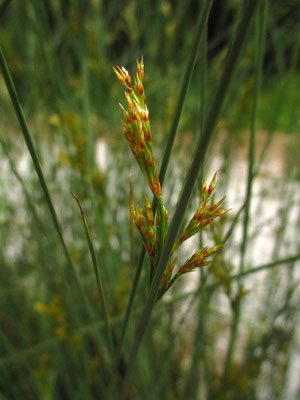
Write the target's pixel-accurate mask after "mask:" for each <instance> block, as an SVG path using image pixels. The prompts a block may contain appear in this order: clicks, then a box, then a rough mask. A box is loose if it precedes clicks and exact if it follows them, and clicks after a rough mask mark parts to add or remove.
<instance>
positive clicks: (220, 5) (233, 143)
mask: <svg viewBox="0 0 300 400" xmlns="http://www.w3.org/2000/svg"><path fill="white" fill-rule="evenodd" d="M202 3H203V2H202V1H201V0H185V1H184V0H152V1H150V0H143V1H134V0H124V1H116V0H110V1H106V0H102V1H101V0H87V1H85V0H44V1H38V0H27V1H26V2H22V1H14V0H2V1H1V2H0V43H1V46H2V49H3V52H4V54H5V57H6V60H7V64H8V66H9V69H10V72H11V74H12V77H13V80H14V82H15V85H16V89H17V93H18V95H19V97H20V101H21V104H22V106H23V109H24V114H25V118H26V121H27V123H28V127H29V130H30V132H31V135H32V138H33V141H34V145H35V148H36V151H37V153H38V156H39V159H40V162H41V166H42V170H43V172H44V175H45V179H46V182H47V184H48V187H49V191H50V194H51V196H52V199H53V202H54V206H55V208H56V211H57V214H58V217H59V220H60V223H61V225H62V229H63V232H64V237H65V240H66V243H67V247H68V249H69V251H70V254H71V258H72V261H73V263H74V265H75V267H76V271H77V273H78V276H79V280H80V282H81V284H82V287H83V289H84V292H85V295H86V296H87V299H88V302H89V305H90V311H88V310H87V307H86V304H85V302H84V301H83V299H82V296H81V294H80V292H78V288H77V287H76V285H75V284H74V280H73V279H72V277H70V275H69V274H68V272H67V270H68V268H67V265H66V260H65V255H64V253H63V250H62V247H61V243H60V241H59V239H58V237H57V233H56V231H55V229H54V226H53V222H52V220H51V216H50V213H49V210H48V208H47V204H46V202H45V199H44V195H43V192H42V190H41V187H40V183H39V181H38V178H37V175H36V172H35V170H34V168H33V164H32V161H31V159H30V155H29V153H28V150H27V148H26V145H25V142H24V139H23V137H22V133H21V130H20V127H19V125H18V120H17V118H16V115H15V113H14V109H13V106H12V103H11V100H10V97H9V94H8V92H7V89H6V87H5V83H4V80H3V79H2V77H1V78H0V239H1V240H0V326H1V329H0V400H2V399H3V400H4V399H7V400H8V399H9V400H10V399H21V398H22V399H23V398H24V399H45V400H46V399H47V400H48V399H96V398H97V399H100V398H107V397H106V394H105V393H106V392H105V390H106V387H107V385H106V382H107V380H108V379H109V371H110V370H111V368H112V366H111V358H110V355H109V352H108V350H107V347H106V345H105V344H103V343H105V333H104V330H103V323H102V322H101V321H100V323H99V326H100V329H99V332H98V333H96V330H95V329H94V327H93V324H92V323H91V320H90V313H92V314H93V315H97V314H99V313H101V309H102V307H103V306H102V304H101V301H100V298H99V295H98V292H97V286H96V282H95V278H94V272H93V266H92V263H91V260H90V254H89V250H88V244H87V241H86V237H85V233H84V228H83V225H82V220H81V217H80V212H79V209H78V206H77V204H76V202H75V201H74V199H73V198H72V196H71V192H74V193H75V194H76V195H77V196H78V197H79V199H80V201H81V203H82V206H83V208H84V211H85V215H86V218H87V221H88V223H89V227H90V231H91V236H92V238H93V242H94V245H95V249H96V254H97V259H98V262H99V265H100V269H101V271H102V275H103V283H104V290H105V293H106V297H107V303H108V311H109V318H110V320H111V323H112V325H113V329H114V332H115V334H116V337H118V336H119V335H120V332H121V327H122V321H123V318H124V313H125V311H126V307H127V304H128V299H129V295H130V292H131V288H132V284H133V280H134V275H135V271H136V267H137V263H138V258H139V254H140V251H141V242H140V237H139V234H138V232H137V230H135V231H134V237H133V238H132V234H131V230H130V216H129V183H128V179H129V175H131V179H132V185H133V198H134V202H138V203H139V204H141V205H142V204H143V196H144V193H145V191H146V192H147V195H148V197H149V198H150V192H149V191H148V189H145V188H146V185H145V180H144V177H143V176H142V174H141V173H140V171H139V169H138V166H137V164H136V162H135V160H134V159H133V157H132V154H131V153H130V150H129V147H128V145H127V143H126V141H125V140H124V137H123V134H122V127H121V123H120V119H121V111H120V109H119V107H118V103H119V102H121V103H123V104H125V99H124V96H123V89H122V87H121V85H120V83H119V81H118V80H117V79H116V77H115V75H114V72H113V69H112V67H113V66H117V65H120V66H124V67H126V68H127V69H128V70H129V72H130V73H131V74H134V73H135V70H136V60H137V59H140V57H141V56H143V57H144V63H145V81H144V87H145V92H146V99H147V105H148V108H149V110H150V120H151V127H152V140H153V152H154V156H155V159H156V163H157V165H158V168H159V167H160V165H161V160H162V158H163V155H164V150H165V146H166V143H167V139H168V135H169V131H170V127H171V124H172V121H173V118H174V114H175V110H176V105H177V102H178V97H179V91H180V87H181V85H182V81H183V78H184V72H185V69H186V64H187V60H188V57H189V54H190V52H191V44H192V41H193V38H194V35H195V30H196V25H197V20H198V17H199V13H200V9H201V6H202ZM243 6H244V2H243V1H238V0H228V1H226V2H224V1H221V0H215V1H214V2H213V4H212V7H211V11H210V14H209V18H208V22H207V29H206V32H205V35H204V39H203V40H202V42H201V46H200V49H199V54H198V57H197V60H196V63H195V68H194V72H193V75H192V77H191V82H190V85H189V88H188V92H187V95H186V98H185V102H184V107H183V110H182V113H181V118H180V122H179V127H178V130H177V136H176V140H175V144H174V148H173V152H172V154H171V160H170V165H169V168H168V171H167V176H166V179H165V184H164V194H163V198H164V204H165V206H166V208H167V209H168V211H169V218H170V219H172V214H173V212H174V209H175V207H176V203H177V199H178V196H179V194H180V191H181V187H182V184H183V182H184V179H185V176H186V172H187V170H188V167H189V165H190V162H191V160H192V157H193V153H194V149H195V147H196V143H197V141H198V137H199V135H200V134H201V126H202V125H201V124H202V122H201V121H203V119H205V115H206V114H207V111H208V110H209V107H210V105H211V103H212V99H213V98H214V96H215V93H216V88H217V84H218V81H219V79H220V77H221V74H222V71H223V66H224V63H225V61H226V54H227V50H228V48H229V47H230V44H231V43H232V38H233V37H234V34H235V30H236V26H237V23H238V21H239V15H240V10H241V9H242V8H243ZM262 10H264V11H262ZM299 14H300V9H299V2H298V1H297V0H287V1H280V0H277V1H272V2H270V4H269V6H268V4H267V2H266V1H261V2H260V5H259V8H258V11H257V13H256V15H255V17H254V20H253V23H251V26H250V30H249V33H248V36H247V40H246V43H245V45H244V47H243V50H242V54H241V57H240V58H239V62H238V67H237V71H236V73H235V75H234V79H233V82H232V85H231V86H230V90H228V93H227V96H226V100H225V104H224V107H223V110H222V113H221V117H220V119H219V122H218V124H217V127H216V130H215V134H214V136H213V140H212V141H211V144H210V147H209V149H208V151H207V154H206V159H205V165H204V166H203V168H202V170H201V172H200V177H199V182H198V183H197V185H196V188H195V190H194V195H193V197H192V200H191V201H190V204H189V211H188V212H187V213H186V222H187V221H188V220H189V219H190V218H191V216H192V215H193V213H194V211H195V210H196V209H197V205H198V204H199V201H200V193H201V184H202V180H203V178H204V177H206V178H207V181H210V180H211V178H212V177H213V174H214V172H215V171H217V173H218V175H217V188H216V192H217V193H216V199H219V198H221V197H223V196H224V195H226V208H230V209H231V211H230V212H229V213H227V214H226V215H225V216H224V217H223V218H222V219H220V220H219V221H216V222H215V224H214V225H213V226H212V228H211V229H208V230H207V231H205V232H203V234H202V235H201V237H200V238H199V237H198V238H196V239H195V240H190V241H189V242H188V243H187V244H186V246H185V247H184V248H183V251H182V255H181V256H180V257H182V261H184V260H185V259H186V258H187V257H189V256H190V255H191V253H192V252H193V251H196V250H197V249H199V246H200V245H201V244H203V243H204V245H213V244H219V243H222V242H223V240H224V238H226V244H225V246H224V250H223V252H222V254H221V255H220V256H218V257H216V258H215V260H214V263H213V265H212V266H210V267H206V269H203V270H202V271H201V273H200V272H199V271H195V272H193V273H191V274H187V275H186V276H185V277H184V278H183V279H180V280H179V281H181V282H179V281H177V282H176V284H175V285H174V286H173V288H172V290H170V292H169V294H168V295H167V296H165V298H164V299H163V300H161V301H160V302H159V303H158V304H157V305H156V306H155V309H154V312H153V316H152V318H151V323H150V324H149V326H148V329H147V332H146V335H145V338H144V341H143V343H142V346H141V349H140V353H139V356H138V360H137V365H136V368H135V369H134V374H133V379H132V382H131V385H130V390H129V395H128V398H130V399H141V398H145V399H157V398H159V399H295V400H296V399H297V398H299V394H300V384H299V373H300V347H299V334H300V331H299V300H300V293H299V278H300V275H299V259H300V254H299V253H300V242H299V227H300V208H299V204H300V190H299V180H300V167H299V156H300V134H299V132H300V113H299V109H300V90H299V88H300V85H299V84H300V78H299V64H300V63H299V50H300V35H299V21H300V19H299ZM262 15H263V16H262ZM263 18H264V24H265V30H264V33H263V34H262V33H261V32H262V30H261V29H262V28H261V26H262V23H261V21H262V19H263ZM260 35H261V36H260ZM262 40H263V46H262V49H263V50H261V51H262V64H261V68H260V69H259V67H257V65H258V62H257V54H258V52H259V49H260V48H261V47H260V45H261V42H262ZM259 74H261V80H260V81H259V80H258V79H257V76H258V75H259ZM251 140H252V143H254V156H253V157H252V156H251V154H250V156H249V148H250V143H251ZM249 167H251V168H252V176H251V179H250V183H249V174H248V171H249ZM249 185H250V188H251V195H250V198H249V196H248V204H249V210H248V212H249V214H248V219H247V218H246V219H247V221H245V215H246V214H247V213H245V209H247V207H246V208H245V201H246V200H247V188H248V189H249ZM241 260H242V261H241ZM241 263H242V264H243V268H244V271H246V274H245V276H244V277H243V279H242V281H240V280H238V279H235V278H232V276H234V275H236V274H238V273H239V272H240V271H241V269H240V265H241ZM260 267H261V268H260ZM255 268H258V269H259V272H257V273H252V274H250V273H249V274H248V273H247V271H250V270H251V269H255ZM148 281H149V266H148V260H145V262H144V266H143V271H142V275H141V279H140V284H139V286H138V291H137V296H136V299H135V303H134V308H133V312H132V318H131V322H130V324H129V328H128V330H127V334H126V338H125V343H124V357H125V359H127V357H128V352H129V350H130V348H131V346H132V342H133V338H134V332H135V327H136V322H137V320H138V317H139V315H140V311H141V309H142V306H143V304H144V303H145V300H146V298H147V294H148ZM206 286H207V288H206V289H205V287H206ZM98 320H99V318H98V316H97V321H98ZM100 320H101V318H100ZM101 324H102V325H101ZM97 331H98V330H97ZM121 375H122V374H121ZM114 398H116V399H117V398H119V395H118V394H116V395H115V397H114Z"/></svg>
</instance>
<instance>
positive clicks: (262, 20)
mask: <svg viewBox="0 0 300 400" xmlns="http://www.w3.org/2000/svg"><path fill="white" fill-rule="evenodd" d="M266 13H267V1H266V0H262V1H261V10H260V12H259V13H258V14H257V19H256V21H255V22H256V24H255V53H256V54H255V56H256V65H255V87H254V101H253V108H252V116H251V133H250V143H249V157H248V179H247V189H246V196H245V213H244V224H243V237H242V243H241V252H240V266H239V273H240V274H241V276H242V274H243V272H244V265H245V254H246V248H247V242H248V240H247V238H248V226H249V219H250V205H251V197H252V187H253V180H254V163H255V140H256V121H257V109H258V100H259V94H260V88H261V79H262V62H263V54H264V40H265V31H266ZM241 290H242V284H241V283H240V282H239V292H241ZM233 311H234V317H233V321H232V325H231V333H230V338H229V344H228V348H227V353H226V357H225V362H224V368H223V373H222V377H221V383H220V392H223V390H224V389H225V386H226V381H227V378H228V374H229V372H230V367H231V362H232V358H233V353H234V347H235V343H236V339H237V333H238V325H239V321H240V312H241V296H239V294H238V296H237V300H236V302H235V305H234V310H233Z"/></svg>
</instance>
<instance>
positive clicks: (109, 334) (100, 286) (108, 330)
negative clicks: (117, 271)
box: [72, 193, 113, 349]
mask: <svg viewBox="0 0 300 400" xmlns="http://www.w3.org/2000/svg"><path fill="white" fill-rule="evenodd" d="M72 196H73V197H74V199H75V200H76V201H77V204H78V206H79V209H80V212H81V217H82V222H83V226H84V230H85V234H86V239H87V242H88V245H89V250H90V254H91V258H92V262H93V267H94V272H95V276H96V282H97V287H98V291H99V295H100V299H101V303H102V309H103V317H104V323H105V330H106V335H107V339H108V342H109V344H110V346H111V349H112V345H113V340H112V330H111V326H110V323H109V320H108V313H107V305H106V299H105V295H104V290H103V283H102V278H101V274H100V269H99V265H98V263H97V257H96V253H95V249H94V245H93V241H92V238H91V233H90V230H89V226H88V223H87V220H86V218H85V215H84V211H83V209H82V206H81V204H80V201H79V199H78V198H77V196H75V194H74V193H72Z"/></svg>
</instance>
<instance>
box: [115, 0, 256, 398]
mask: <svg viewBox="0 0 300 400" xmlns="http://www.w3.org/2000/svg"><path fill="white" fill-rule="evenodd" d="M257 3H258V0H253V1H251V2H250V1H248V2H247V4H246V6H245V7H244V12H243V16H242V17H241V20H240V24H239V27H238V29H237V32H236V35H235V39H234V42H233V44H232V47H231V48H230V50H229V54H228V57H227V60H226V64H225V67H224V70H223V74H222V78H221V81H220V83H219V86H218V90H217V93H216V95H215V98H214V101H213V103H212V106H211V109H210V112H209V114H208V118H207V120H206V123H205V128H204V131H203V134H202V135H201V138H200V140H199V141H198V144H197V148H196V153H195V156H194V159H193V162H192V165H191V167H190V170H189V172H188V175H187V178H186V181H185V184H184V187H183V190H182V192H181V196H180V199H179V201H178V204H177V207H176V210H175V214H174V217H173V219H172V222H171V225H170V229H169V233H168V236H167V238H166V242H165V247H164V251H163V253H162V256H161V258H160V262H159V264H158V266H157V271H156V274H155V276H154V279H153V284H152V286H151V290H150V293H149V297H148V299H147V302H146V305H145V308H144V310H143V313H142V316H141V318H140V321H139V323H138V327H137V331H136V335H135V340H134V344H133V346H132V349H131V352H130V358H129V363H128V368H127V371H126V376H125V379H124V385H123V388H122V398H125V397H126V395H127V390H128V385H129V380H130V376H131V373H132V371H133V367H134V365H135V362H136V357H137V354H138V351H139V347H140V344H141V341H142V338H143V336H144V333H145V331H146V327H147V324H148V322H149V319H150V316H151V313H152V310H153V307H154V304H155V301H156V296H157V292H158V290H159V286H160V282H161V279H162V277H163V274H164V270H165V266H166V265H167V262H168V259H169V256H170V253H171V251H172V247H173V245H174V242H175V240H176V237H177V234H178V230H179V228H180V224H181V222H182V219H183V217H184V213H185V210H186V208H187V203H188V200H189V198H190V196H191V193H192V190H193V187H194V184H195V182H196V179H197V176H198V172H199V169H200V167H201V164H202V162H203V159H204V155H205V152H206V149H207V147H208V144H209V142H210V139H211V137H212V134H213V131H214V128H215V126H216V123H217V121H218V117H219V114H220V111H221V107H222V105H223V102H224V99H225V95H226V93H227V90H228V87H229V84H230V82H231V79H232V77H233V73H234V71H235V68H236V65H237V61H238V57H239V55H240V52H241V49H242V45H243V43H244V40H245V38H246V35H247V31H248V28H249V24H250V21H251V20H252V17H253V14H254V11H255V9H256V6H257ZM207 6H208V4H207Z"/></svg>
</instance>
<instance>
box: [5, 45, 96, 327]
mask: <svg viewBox="0 0 300 400" xmlns="http://www.w3.org/2000/svg"><path fill="white" fill-rule="evenodd" d="M0 67H1V70H2V73H3V77H4V81H5V84H6V87H7V90H8V93H9V95H10V98H11V101H12V104H13V107H14V110H15V113H16V116H17V118H18V121H19V124H20V127H21V131H22V134H23V137H24V139H25V142H26V145H27V148H28V151H29V153H30V155H31V158H32V161H33V165H34V168H35V170H36V173H37V175H38V178H39V182H40V185H41V187H42V190H43V192H44V196H45V199H46V202H47V205H48V208H49V210H50V213H51V217H52V220H53V224H54V227H55V229H56V232H57V234H58V237H59V240H60V243H61V245H62V248H63V251H64V254H65V257H66V259H67V264H68V267H69V268H68V275H70V274H72V275H73V277H74V281H75V284H76V286H77V288H78V290H79V292H80V294H81V295H82V298H83V300H84V302H85V304H86V307H87V310H88V313H89V316H90V318H91V320H92V321H94V317H93V312H92V310H91V307H90V304H89V302H88V300H87V297H86V294H85V292H84V290H83V288H82V285H81V282H80V280H79V277H78V275H77V272H76V269H75V267H74V264H73V261H72V259H71V256H70V253H69V250H68V248H67V245H66V243H65V240H64V237H63V233H62V229H61V226H60V223H59V220H58V217H57V214H56V211H55V208H54V205H53V202H52V199H51V196H50V193H49V190H48V186H47V184H46V181H45V178H44V174H43V171H42V168H41V165H40V162H39V159H38V156H37V153H36V150H35V148H34V144H33V141H32V138H31V135H30V132H29V129H28V127H27V124H26V121H25V117H24V113H23V110H22V106H21V103H20V100H19V97H18V95H17V92H16V88H15V85H14V82H13V80H12V77H11V74H10V72H9V69H8V66H7V63H6V60H5V57H4V54H3V51H2V47H1V46H0Z"/></svg>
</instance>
